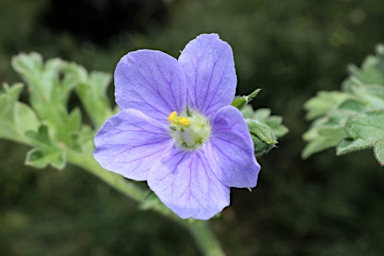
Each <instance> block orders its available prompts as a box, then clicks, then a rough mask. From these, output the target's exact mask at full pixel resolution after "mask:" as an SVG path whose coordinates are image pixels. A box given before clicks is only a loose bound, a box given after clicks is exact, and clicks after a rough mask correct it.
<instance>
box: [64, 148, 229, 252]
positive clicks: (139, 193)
mask: <svg viewBox="0 0 384 256" xmlns="http://www.w3.org/2000/svg"><path fill="white" fill-rule="evenodd" d="M67 159H68V162H69V163H71V164H74V165H76V166H79V167H81V168H83V169H85V170H87V171H89V172H90V173H92V174H94V175H96V176H97V177H99V178H100V179H101V180H103V181H105V182H106V183H107V184H108V185H110V186H111V187H113V188H115V189H116V190H118V191H120V192H121V193H123V194H124V195H126V196H128V197H130V198H131V199H133V200H135V201H137V202H142V201H143V200H144V199H145V197H146V196H147V194H148V192H147V191H145V190H143V189H141V188H139V187H138V186H136V185H135V184H134V183H133V182H130V181H128V180H126V179H124V178H123V177H122V176H120V175H117V174H114V173H112V172H108V171H106V170H104V169H103V168H102V167H101V166H100V165H99V164H98V163H97V162H96V161H95V160H94V158H93V157H92V155H81V154H78V153H72V152H69V153H68V155H67ZM151 209H153V210H155V211H157V212H158V213H160V214H162V215H164V216H167V217H168V218H171V219H172V220H173V221H175V222H176V223H178V224H180V225H181V226H183V227H184V228H186V229H187V230H188V231H189V232H190V233H191V235H192V236H193V238H194V240H195V242H196V244H197V246H198V247H199V250H200V252H201V253H202V255H206V256H222V255H225V254H224V252H223V250H222V249H221V247H220V244H219V242H218V240H217V238H216V237H215V235H214V233H213V232H212V231H211V229H210V228H209V226H208V223H207V222H205V221H197V220H196V221H193V222H189V221H187V220H183V219H180V218H179V217H178V216H177V215H175V214H174V213H172V212H170V211H169V210H168V209H166V208H164V207H160V206H155V207H153V208H151Z"/></svg>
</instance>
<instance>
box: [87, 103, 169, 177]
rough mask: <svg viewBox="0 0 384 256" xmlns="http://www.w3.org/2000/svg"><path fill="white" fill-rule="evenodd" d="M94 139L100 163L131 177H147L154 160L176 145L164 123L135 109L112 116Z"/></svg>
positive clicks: (96, 157) (94, 154) (96, 156)
mask: <svg viewBox="0 0 384 256" xmlns="http://www.w3.org/2000/svg"><path fill="white" fill-rule="evenodd" d="M94 141H95V146H96V149H95V151H94V153H93V156H94V157H95V159H96V160H97V161H98V162H99V164H100V165H101V166H102V167H104V168H105V169H107V170H109V171H113V172H116V173H119V174H121V175H123V176H124V177H126V178H128V179H132V180H146V179H147V176H148V171H149V169H150V168H151V167H152V165H153V163H154V162H155V161H157V160H158V159H159V158H160V157H161V156H162V155H163V153H164V151H167V150H170V148H171V145H172V144H173V142H172V139H171V137H170V136H169V134H168V132H167V130H166V127H165V126H163V125H162V124H160V123H159V122H158V121H156V120H155V119H152V118H150V117H148V116H146V115H145V114H143V113H142V112H140V111H138V110H134V109H128V110H121V111H120V113H118V114H117V115H115V116H112V117H111V118H109V119H108V120H107V121H106V122H105V124H104V125H103V126H102V127H101V129H100V130H99V131H98V132H97V133H96V136H95V140H94Z"/></svg>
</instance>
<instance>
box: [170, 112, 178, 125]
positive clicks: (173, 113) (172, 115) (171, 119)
mask: <svg viewBox="0 0 384 256" xmlns="http://www.w3.org/2000/svg"><path fill="white" fill-rule="evenodd" d="M176 117H177V112H176V111H173V112H172V113H171V114H169V117H168V120H169V122H170V123H173V122H174V121H175V118H176Z"/></svg>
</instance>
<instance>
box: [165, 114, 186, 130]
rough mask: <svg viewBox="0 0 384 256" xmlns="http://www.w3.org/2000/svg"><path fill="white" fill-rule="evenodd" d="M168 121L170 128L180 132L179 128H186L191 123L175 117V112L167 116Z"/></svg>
mask: <svg viewBox="0 0 384 256" xmlns="http://www.w3.org/2000/svg"><path fill="white" fill-rule="evenodd" d="M168 121H169V122H170V123H171V125H172V126H176V127H177V129H178V130H180V129H181V127H188V126H189V125H190V124H191V121H189V119H188V118H186V117H182V116H177V112H176V111H173V112H171V114H169V116H168Z"/></svg>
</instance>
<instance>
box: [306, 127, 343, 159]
mask: <svg viewBox="0 0 384 256" xmlns="http://www.w3.org/2000/svg"><path fill="white" fill-rule="evenodd" d="M303 137H304V139H305V140H306V141H309V143H308V144H307V145H306V147H305V148H304V150H303V152H302V157H303V158H304V159H305V158H308V157H309V156H311V155H312V154H314V153H317V152H320V151H322V150H324V149H327V148H331V147H334V146H336V145H337V144H338V143H339V142H340V140H342V139H343V138H345V137H346V134H345V131H344V129H343V128H342V127H340V126H324V127H315V128H313V129H310V130H309V131H308V132H306V133H305V134H304V135H303Z"/></svg>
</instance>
